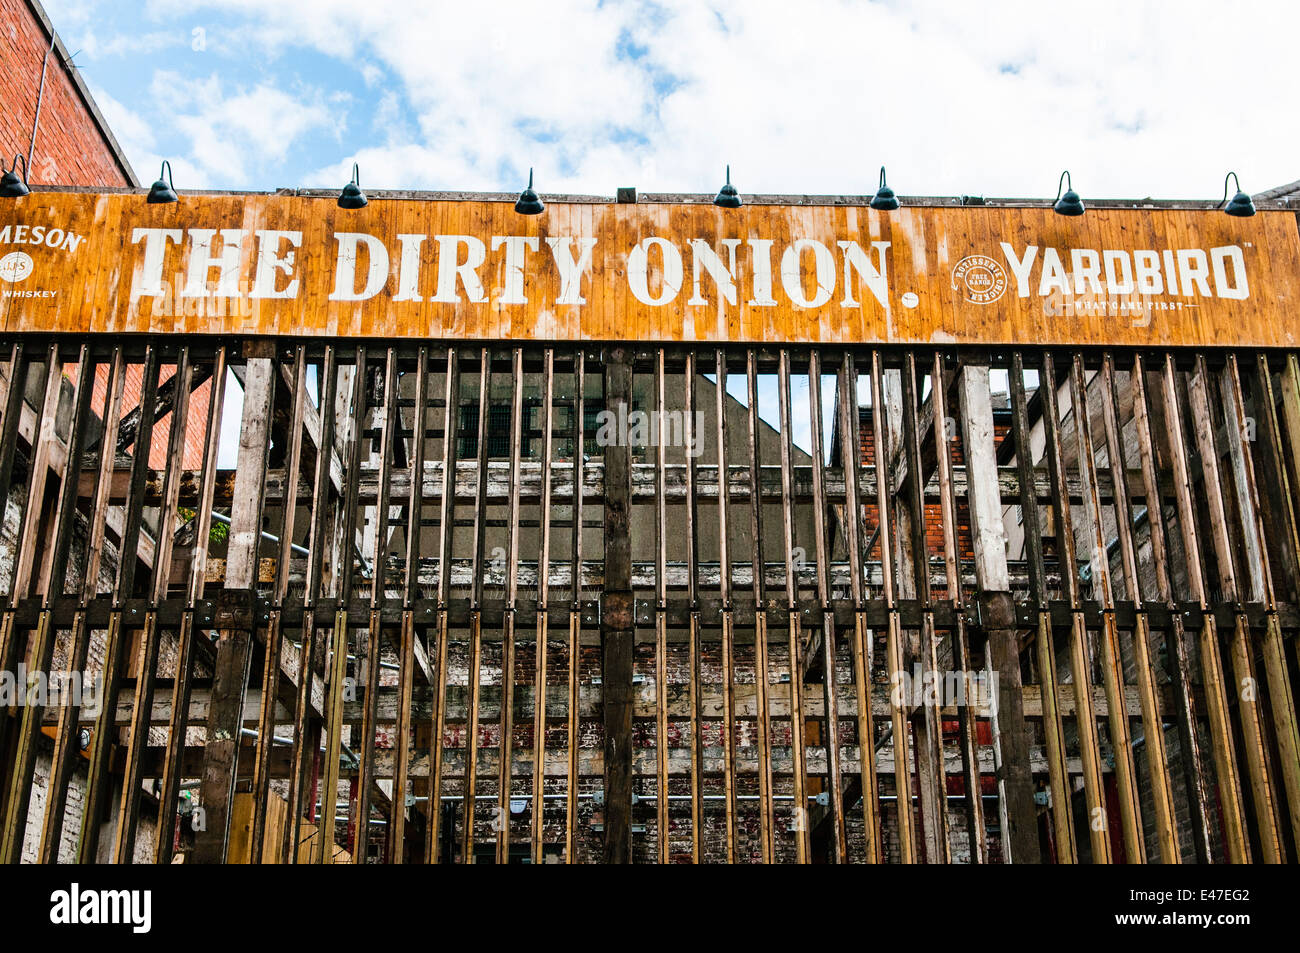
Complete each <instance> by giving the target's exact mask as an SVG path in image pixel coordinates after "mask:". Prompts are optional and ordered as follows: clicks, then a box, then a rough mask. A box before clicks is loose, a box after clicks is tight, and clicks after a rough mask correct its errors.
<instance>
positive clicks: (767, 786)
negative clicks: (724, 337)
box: [662, 348, 870, 864]
mask: <svg viewBox="0 0 1300 953" xmlns="http://www.w3.org/2000/svg"><path fill="white" fill-rule="evenodd" d="M745 384H746V397H747V403H748V407H747V410H746V421H747V423H748V430H749V528H750V542H751V544H752V545H751V554H752V555H751V557H750V569H751V574H752V577H753V589H754V709H755V711H754V716H755V721H756V724H757V735H758V737H757V744H758V801H759V807H758V810H759V813H758V837H759V841H760V852H761V854H762V858H763V863H765V864H770V863H772V862H773V860H774V859H775V856H774V849H773V830H772V828H773V826H774V824H773V813H774V812H773V803H774V802H773V800H772V795H773V790H772V747H771V746H772V729H771V717H770V709H769V705H768V686H769V679H770V674H769V671H768V657H767V578H766V570H767V567H766V563H765V560H764V552H763V499H762V482H761V460H762V457H761V454H760V450H761V432H762V431H761V428H762V425H763V424H762V420H761V418H760V417H759V415H758V368H757V358H756V355H755V353H754V350H753V348H749V349H746V351H745ZM854 446H855V447H856V443H855V444H854ZM662 598H664V599H666V598H667V587H666V586H665V588H664V596H663V597H662ZM868 710H870V708H869V707H868Z"/></svg>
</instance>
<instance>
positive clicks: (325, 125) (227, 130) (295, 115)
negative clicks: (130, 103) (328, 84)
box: [151, 71, 341, 185]
mask: <svg viewBox="0 0 1300 953" xmlns="http://www.w3.org/2000/svg"><path fill="white" fill-rule="evenodd" d="M151 93H152V95H153V96H154V98H155V99H158V100H163V99H164V98H165V101H166V102H168V104H169V107H170V109H171V111H172V113H173V115H172V118H171V124H172V125H173V126H174V127H175V128H176V129H178V130H179V131H180V132H182V133H183V134H184V135H185V136H186V137H187V139H188V140H189V142H190V144H191V151H190V153H189V156H188V158H189V160H190V161H191V162H192V163H193V164H194V165H197V166H199V167H201V168H202V169H203V170H204V171H205V172H206V177H208V178H212V179H215V180H216V181H218V182H220V183H222V184H226V185H230V184H237V183H239V182H241V181H246V180H247V176H248V170H249V163H250V161H252V162H260V163H262V164H264V165H277V164H279V163H281V162H283V161H284V159H285V158H286V157H287V156H288V155H289V153H290V150H292V148H293V147H294V144H295V142H296V141H297V140H299V139H300V138H302V137H303V136H304V135H306V134H307V133H309V132H312V131H315V130H319V129H324V130H332V131H335V132H336V133H337V132H340V131H341V130H340V129H339V127H338V119H339V116H340V113H338V112H336V111H335V110H333V109H331V108H330V105H329V104H328V103H327V102H326V100H325V97H324V96H322V95H321V94H320V93H319V92H317V91H311V90H307V91H304V92H303V93H302V96H301V98H298V97H295V96H293V95H290V94H289V93H287V92H285V91H284V90H281V89H277V88H275V87H273V86H269V85H266V84H261V85H258V86H255V87H253V88H252V89H247V90H244V89H241V90H239V91H237V92H234V93H232V94H227V93H226V92H225V90H224V88H223V84H222V82H221V79H220V78H219V77H218V75H217V74H216V73H213V74H212V75H210V76H209V77H207V78H206V79H201V80H186V79H184V78H183V77H181V76H180V75H178V74H176V73H172V72H168V71H158V72H157V73H155V74H154V77H153V83H152V86H151Z"/></svg>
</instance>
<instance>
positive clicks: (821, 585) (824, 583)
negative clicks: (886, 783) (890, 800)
mask: <svg viewBox="0 0 1300 953" xmlns="http://www.w3.org/2000/svg"><path fill="white" fill-rule="evenodd" d="M821 375H822V365H821V354H820V353H819V352H818V351H816V350H813V352H812V353H811V354H810V355H809V364H808V411H809V418H810V419H809V425H810V433H811V437H812V441H811V442H812V448H811V449H812V458H813V459H812V478H813V535H814V545H815V548H816V550H817V601H818V603H819V605H818V608H819V609H820V611H821V618H822V625H821V656H822V658H821V667H822V698H823V701H824V703H825V708H826V710H825V715H824V719H823V724H824V729H823V738H822V741H823V743H824V744H825V746H826V786H827V791H826V795H827V818H828V821H829V823H830V827H831V838H830V841H831V861H832V862H833V863H837V864H843V863H847V862H848V842H847V838H846V835H845V825H844V787H843V781H842V779H841V772H840V725H839V687H838V686H837V685H836V684H835V677H836V676H835V653H836V641H837V640H836V632H835V613H834V607H833V606H832V604H831V582H830V544H829V540H828V539H827V530H826V520H827V515H828V514H827V505H826V472H825V467H826V455H825V447H824V441H823V434H822V427H823V423H822V382H821Z"/></svg>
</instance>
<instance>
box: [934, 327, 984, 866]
mask: <svg viewBox="0 0 1300 953" xmlns="http://www.w3.org/2000/svg"><path fill="white" fill-rule="evenodd" d="M947 402H948V382H947V380H946V379H945V376H944V370H943V357H942V355H941V354H939V353H938V352H936V353H935V355H934V363H933V365H932V366H931V371H930V407H931V409H932V410H933V412H934V413H933V414H932V415H931V416H932V421H931V425H932V429H933V435H934V451H935V452H934V456H935V468H936V470H937V473H938V480H939V517H940V522H941V524H942V528H943V565H944V580H945V585H946V587H947V593H948V599H947V601H948V604H949V605H950V606H951V607H952V610H953V613H954V614H955V615H956V617H957V623H956V626H955V627H954V628H953V629H952V631H951V633H950V638H951V640H952V657H953V665H954V666H955V667H956V669H957V671H958V672H960V673H961V680H962V685H963V686H964V690H965V698H964V703H963V704H960V705H958V709H957V724H958V731H959V734H960V743H961V764H962V782H963V785H964V787H965V793H966V830H967V834H968V840H969V843H970V860H971V863H973V864H986V863H988V843H987V839H986V833H985V829H984V797H983V782H982V780H981V778H980V767H979V750H978V744H979V733H978V725H977V722H976V717H975V712H976V708H975V705H974V704H973V701H974V699H975V698H976V688H977V683H976V682H975V679H974V664H973V662H972V660H971V649H970V636H969V635H968V633H967V632H966V613H965V609H964V599H963V597H962V584H961V560H960V556H959V548H958V538H957V535H958V534H957V497H956V491H955V490H954V488H953V482H952V446H951V441H952V439H953V437H955V435H956V434H955V431H953V430H952V429H950V428H951V427H952V426H953V421H952V420H951V419H950V418H949V416H948V403H947ZM940 738H942V735H940ZM945 788H946V785H945Z"/></svg>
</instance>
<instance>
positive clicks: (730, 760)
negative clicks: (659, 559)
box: [713, 348, 737, 864]
mask: <svg viewBox="0 0 1300 953" xmlns="http://www.w3.org/2000/svg"><path fill="white" fill-rule="evenodd" d="M713 393H714V397H715V406H714V414H715V416H716V418H717V420H716V425H717V432H716V434H715V439H716V443H717V460H718V592H719V596H720V598H721V600H722V783H723V797H724V798H725V801H724V811H725V821H726V830H727V853H726V857H727V863H729V864H734V863H735V862H736V823H737V819H736V672H735V665H736V644H735V643H736V633H735V619H734V616H733V610H732V605H731V546H730V533H731V526H730V520H729V519H728V504H729V503H730V500H729V496H730V486H731V479H730V469H729V467H728V464H729V463H730V460H731V458H730V456H729V454H728V451H729V449H730V448H729V447H728V444H727V360H726V356H725V354H724V353H723V351H722V349H721V348H719V349H718V350H716V351H715V352H714V381H713Z"/></svg>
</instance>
